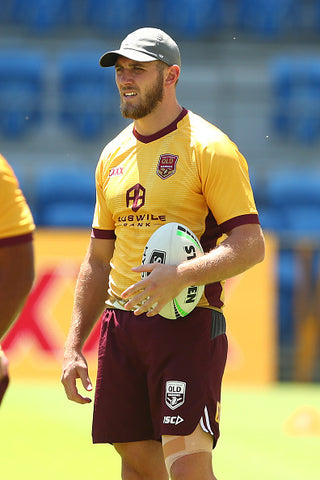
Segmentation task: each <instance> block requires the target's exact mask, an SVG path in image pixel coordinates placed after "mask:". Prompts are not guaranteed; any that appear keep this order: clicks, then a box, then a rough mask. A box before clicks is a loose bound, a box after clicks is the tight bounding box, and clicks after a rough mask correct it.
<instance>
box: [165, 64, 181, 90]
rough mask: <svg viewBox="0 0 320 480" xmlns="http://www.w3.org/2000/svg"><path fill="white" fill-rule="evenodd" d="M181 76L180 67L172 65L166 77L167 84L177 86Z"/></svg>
mask: <svg viewBox="0 0 320 480" xmlns="http://www.w3.org/2000/svg"><path fill="white" fill-rule="evenodd" d="M179 75H180V68H179V66H178V65H171V66H170V67H169V68H168V70H167V74H166V77H165V84H166V85H168V86H169V85H175V84H176V83H177V81H178V78H179Z"/></svg>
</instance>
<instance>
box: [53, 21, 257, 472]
mask: <svg viewBox="0 0 320 480" xmlns="http://www.w3.org/2000/svg"><path fill="white" fill-rule="evenodd" d="M100 65H101V66H102V67H109V66H112V65H115V76H116V84H117V87H118V90H119V94H120V102H121V112H122V114H123V116H124V117H126V118H131V119H133V124H131V125H129V126H128V127H127V128H125V129H124V130H123V131H122V132H121V133H120V134H119V135H118V136H117V137H116V138H115V139H114V140H113V141H111V142H110V143H109V144H108V145H107V146H106V147H105V149H104V151H103V152H102V155H101V158H100V161H99V163H98V166H97V170H96V190H97V202H96V209H95V215H94V221H93V229H92V235H91V240H90V244H89V248H88V252H87V255H86V258H85V260H84V261H83V263H82V266H81V269H80V273H79V277H78V282H77V286H76V293H75V303H74V310H73V317H72V322H71V328H70V331H69V335H68V338H67V341H66V346H65V361H64V367H63V375H62V382H63V384H64V387H65V390H66V394H67V396H68V398H69V399H70V400H74V401H76V402H78V403H87V402H90V398H88V397H84V396H82V395H81V394H80V393H79V392H78V389H77V385H76V379H77V378H80V379H81V381H82V384H83V385H84V387H85V388H86V390H87V391H90V390H92V384H91V381H90V378H89V376H88V368H87V364H86V360H85V358H84V356H83V354H82V351H81V350H82V346H83V344H84V342H85V339H86V338H87V336H88V335H89V332H90V330H91V329H92V327H93V325H94V323H95V322H96V320H97V319H98V317H99V316H100V314H101V313H102V311H103V308H104V303H105V301H106V303H107V309H106V310H105V313H104V316H103V318H102V327H101V338H100V345H99V365H98V376H97V385H96V395H95V407H94V418H93V431H92V434H93V442H94V443H104V442H108V443H112V444H113V445H114V447H115V449H116V450H117V452H118V453H119V454H120V455H121V458H122V478H123V479H125V480H146V479H148V480H165V479H168V478H169V476H171V478H172V479H175V480H177V479H184V480H189V479H190V480H191V479H192V480H197V479H201V480H209V479H210V480H212V479H215V476H214V474H213V471H212V448H213V447H214V446H215V444H216V442H217V439H218V437H219V412H220V389H221V380H222V375H223V371H224V368H225V362H226V355H227V340H226V335H225V322H224V317H223V314H222V307H223V281H224V280H225V279H227V278H229V277H232V276H234V275H237V274H239V273H241V272H243V271H244V270H246V269H248V268H250V267H252V266H253V265H254V264H256V263H257V262H260V261H262V259H263V257H264V240H263V235H262V232H261V229H260V225H259V220H258V214H257V210H256V207H255V204H254V200H253V195H252V191H251V187H250V182H249V178H248V170H247V164H246V161H245V159H244V158H243V156H242V155H241V154H240V153H239V151H238V149H237V147H236V146H235V145H234V144H233V143H232V142H231V141H230V140H229V138H228V137H227V136H226V135H224V134H223V133H222V132H221V131H220V130H218V129H217V128H216V127H214V126H213V125H211V124H209V123H208V122H206V121H205V120H204V119H202V118H201V117H199V116H197V115H195V114H193V113H192V112H188V111H187V110H186V109H184V108H182V107H181V106H180V105H179V103H178V101H177V98H176V84H177V82H178V78H179V74H180V53H179V49H178V46H177V45H176V43H175V42H174V41H173V40H172V39H171V37H169V36H168V35H167V34H166V33H165V32H162V31H161V30H159V29H155V28H142V29H138V30H137V31H135V32H133V33H131V34H129V35H128V36H127V38H126V39H125V40H124V41H123V42H122V44H121V46H120V49H119V50H115V51H111V52H107V53H105V54H104V55H103V56H102V57H101V59H100ZM168 160H170V165H171V166H170V169H168V168H164V167H165V165H167V163H168ZM174 221H176V222H180V223H183V224H185V225H187V227H189V228H190V229H191V230H192V231H193V232H194V233H195V234H196V235H197V236H198V238H200V239H201V243H202V246H203V247H204V251H205V252H206V254H205V255H204V256H203V257H200V258H196V259H193V260H189V261H188V262H185V263H182V264H180V265H162V264H148V265H141V259H142V254H143V249H144V246H145V244H146V242H147V240H148V239H149V238H150V236H151V234H152V233H153V232H154V231H155V230H156V229H157V228H158V227H159V226H160V225H161V224H163V223H168V222H174ZM142 272H148V273H149V275H148V276H147V277H146V278H145V279H143V280H141V273H142ZM108 278H109V281H108ZM190 285H206V288H205V294H204V296H203V297H202V299H201V300H200V302H199V304H198V306H197V308H196V309H195V310H194V311H193V312H192V313H190V314H189V315H188V316H187V317H184V318H182V319H180V320H177V321H171V320H166V319H164V318H163V317H161V316H160V315H158V313H159V311H160V310H161V308H162V307H163V306H164V305H165V304H166V303H168V302H169V301H170V300H172V299H173V298H174V297H176V296H177V294H178V293H179V292H180V291H181V290H182V289H183V288H185V287H186V286H190ZM175 387H179V388H178V389H177V390H176V392H175V393H174V391H173V390H174V388H175ZM173 396H174V397H175V399H174V400H175V401H173Z"/></svg>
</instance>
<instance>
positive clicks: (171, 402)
mask: <svg viewBox="0 0 320 480" xmlns="http://www.w3.org/2000/svg"><path fill="white" fill-rule="evenodd" d="M185 395H186V382H179V381H178V380H169V381H168V382H166V394H165V401H166V405H167V406H168V407H169V408H171V410H175V409H176V408H178V407H181V405H183V404H184V400H185Z"/></svg>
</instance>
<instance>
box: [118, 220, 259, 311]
mask: <svg viewBox="0 0 320 480" xmlns="http://www.w3.org/2000/svg"><path fill="white" fill-rule="evenodd" d="M264 254H265V244H264V237H263V233H262V230H261V227H260V225H257V224H246V225H242V226H239V227H236V228H234V229H233V230H231V231H230V232H229V233H228V237H227V238H226V239H225V240H224V241H223V242H221V244H220V245H218V246H217V247H216V248H214V249H212V250H211V251H210V252H209V253H207V254H205V255H203V256H202V257H198V258H194V259H192V260H189V261H187V262H183V263H181V264H180V265H162V264H158V263H155V264H147V265H140V266H139V267H136V268H134V269H133V270H134V271H136V272H140V273H141V272H150V275H149V276H148V277H146V278H145V279H144V280H141V281H139V282H137V283H136V284H134V285H131V286H130V287H129V288H127V289H126V290H125V291H124V292H123V294H122V298H124V299H130V300H129V301H128V302H127V304H126V308H127V309H128V310H130V309H132V308H134V307H135V306H137V305H139V304H140V303H141V302H144V303H143V305H142V306H140V307H138V308H136V310H135V314H136V315H139V314H141V313H144V312H148V310H149V309H151V307H152V306H153V305H155V304H157V305H156V306H155V307H154V308H152V310H150V312H148V314H147V315H148V316H150V317H151V316H154V315H157V314H158V313H159V312H160V310H161V309H162V308H163V307H164V305H166V304H167V303H168V302H169V301H171V300H172V299H173V298H175V297H176V296H177V295H178V293H180V292H181V290H182V289H183V288H185V287H187V286H189V285H206V284H210V283H214V282H219V281H222V280H226V279H227V278H231V277H234V276H235V275H239V274H240V273H242V272H244V271H245V270H247V269H249V268H251V267H253V266H254V265H255V264H256V263H259V262H262V260H263V259H264Z"/></svg>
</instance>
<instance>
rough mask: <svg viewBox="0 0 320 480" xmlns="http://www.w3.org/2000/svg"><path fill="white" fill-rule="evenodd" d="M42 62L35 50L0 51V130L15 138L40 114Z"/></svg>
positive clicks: (28, 127) (32, 124)
mask: <svg viewBox="0 0 320 480" xmlns="http://www.w3.org/2000/svg"><path fill="white" fill-rule="evenodd" d="M44 71H45V61H44V58H43V57H42V56H41V54H40V53H38V52H32V51H30V50H24V49H23V47H21V48H19V49H17V50H16V49H5V50H1V51H0V132H1V133H2V134H3V135H5V136H6V137H7V138H17V137H19V136H21V135H23V134H25V133H26V132H27V131H29V130H30V129H31V127H32V126H35V125H37V124H39V122H40V120H41V117H42V100H43V90H44Z"/></svg>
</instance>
